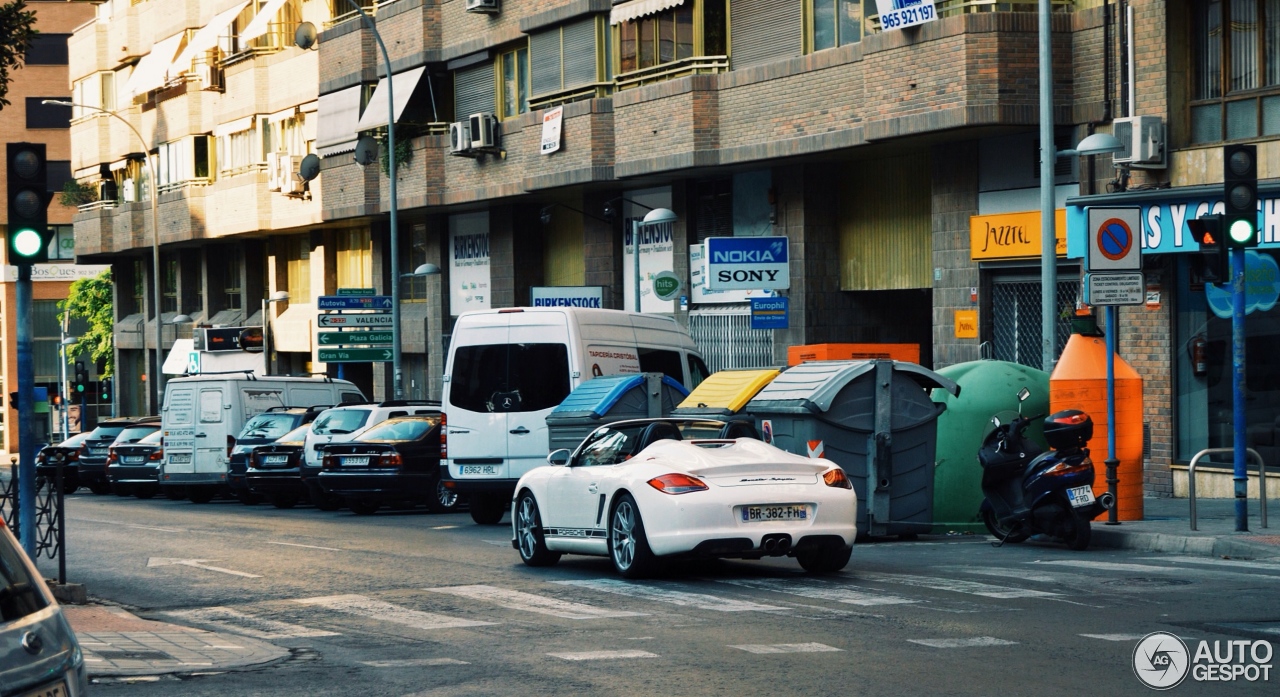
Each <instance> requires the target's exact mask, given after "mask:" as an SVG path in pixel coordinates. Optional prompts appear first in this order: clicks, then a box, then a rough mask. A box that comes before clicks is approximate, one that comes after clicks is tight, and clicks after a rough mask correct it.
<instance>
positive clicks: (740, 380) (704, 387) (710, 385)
mask: <svg viewBox="0 0 1280 697" xmlns="http://www.w3.org/2000/svg"><path fill="white" fill-rule="evenodd" d="M779 374H781V371H779V370H778V369H776V368H769V369H767V370H722V371H720V372H718V373H712V374H711V376H710V377H708V378H707V379H706V380H703V381H702V384H701V385H698V386H697V387H696V388H694V390H693V392H690V393H689V396H688V397H686V398H685V400H684V401H683V402H681V403H680V406H679V407H677V412H678V411H679V410H680V409H699V410H702V409H724V410H727V411H729V412H730V413H735V414H736V413H737V412H738V411H739V410H740V409H742V408H743V407H745V406H747V402H750V401H751V398H752V397H754V396H756V393H757V392H759V391H760V390H762V389H764V386H765V385H768V384H769V383H770V382H773V379H774V378H776V377H778V375H779Z"/></svg>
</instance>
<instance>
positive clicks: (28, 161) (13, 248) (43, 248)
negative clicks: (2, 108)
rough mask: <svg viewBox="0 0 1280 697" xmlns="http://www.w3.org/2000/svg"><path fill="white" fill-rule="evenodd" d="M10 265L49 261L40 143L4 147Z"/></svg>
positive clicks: (45, 186)
mask: <svg viewBox="0 0 1280 697" xmlns="http://www.w3.org/2000/svg"><path fill="white" fill-rule="evenodd" d="M6 149H7V151H8V153H7V154H8V160H7V162H8V165H9V172H8V173H9V180H8V183H9V198H8V201H9V223H8V230H9V232H8V245H9V263H10V264H38V263H43V262H46V261H48V260H49V242H50V233H49V202H50V201H51V200H53V196H51V195H50V194H49V191H48V189H49V184H48V181H47V179H46V177H45V171H46V162H45V146H44V144H43V143H8V144H7V145H6Z"/></svg>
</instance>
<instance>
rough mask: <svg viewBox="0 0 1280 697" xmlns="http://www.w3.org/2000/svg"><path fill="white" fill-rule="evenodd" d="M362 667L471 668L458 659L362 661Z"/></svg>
mask: <svg viewBox="0 0 1280 697" xmlns="http://www.w3.org/2000/svg"><path fill="white" fill-rule="evenodd" d="M360 663H361V665H366V666H369V667H370V668H417V667H429V666H469V665H471V664H470V663H467V662H466V661H459V660H458V659H456V658H405V659H402V660H398V661H394V660H393V661H360Z"/></svg>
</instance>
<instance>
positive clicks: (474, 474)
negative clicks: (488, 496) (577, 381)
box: [442, 314, 508, 479]
mask: <svg viewBox="0 0 1280 697" xmlns="http://www.w3.org/2000/svg"><path fill="white" fill-rule="evenodd" d="M507 317H508V315H506V314H484V315H474V316H470V317H466V318H464V319H463V320H461V321H460V322H459V326H458V327H456V328H455V329H454V332H453V339H454V342H455V345H454V348H453V351H452V354H451V355H450V357H449V366H448V373H449V374H448V376H447V379H448V383H447V384H446V385H445V390H444V394H445V402H444V404H443V405H442V406H443V407H444V412H445V414H446V416H447V418H448V426H447V428H448V431H447V433H446V436H447V437H448V442H449V460H448V462H449V476H451V477H453V478H455V479H502V478H506V477H507V472H506V461H507V439H506V433H507V411H506V410H503V409H495V408H494V407H495V405H496V406H501V404H502V401H501V399H499V398H500V397H501V395H498V394H497V393H499V392H502V391H504V390H505V389H506V387H505V386H506V373H507V333H508V327H507V323H508V320H507ZM495 399H499V401H498V402H496V403H495V402H494V400H495Z"/></svg>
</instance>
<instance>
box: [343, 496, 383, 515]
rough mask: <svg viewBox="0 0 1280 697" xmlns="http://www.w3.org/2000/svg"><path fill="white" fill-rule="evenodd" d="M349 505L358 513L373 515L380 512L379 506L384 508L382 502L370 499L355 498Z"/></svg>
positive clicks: (353, 511)
mask: <svg viewBox="0 0 1280 697" xmlns="http://www.w3.org/2000/svg"><path fill="white" fill-rule="evenodd" d="M347 507H348V508H350V509H351V512H352V513H355V514H356V515H373V514H374V513H377V512H378V509H379V508H382V504H380V503H378V502H377V501H369V500H368V499H353V500H352V501H351V502H350V503H349V504H348V505H347Z"/></svg>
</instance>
